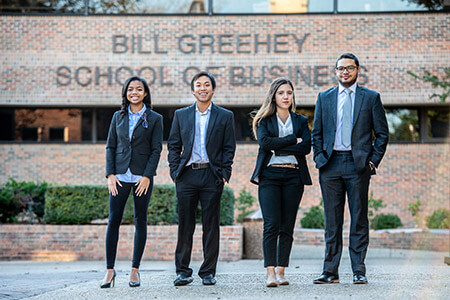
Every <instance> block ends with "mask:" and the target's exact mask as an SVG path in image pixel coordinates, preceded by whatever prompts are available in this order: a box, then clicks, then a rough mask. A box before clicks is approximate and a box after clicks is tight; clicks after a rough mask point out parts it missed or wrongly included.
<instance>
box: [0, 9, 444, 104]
mask: <svg viewBox="0 0 450 300" xmlns="http://www.w3.org/2000/svg"><path fill="white" fill-rule="evenodd" d="M43 28H45V30H43ZM449 31H450V14H448V13H427V12H424V13H389V14H383V13H376V14H337V15H334V14H310V15H270V16H254V15H253V16H91V17H83V16H0V49H1V53H2V60H1V66H2V68H1V71H0V74H1V75H0V91H1V92H0V105H3V106H9V105H16V106H40V107H43V106H55V105H57V106H78V105H83V106H95V105H97V106H102V105H119V104H120V102H121V100H120V89H121V86H120V82H123V81H124V79H125V78H126V77H128V76H129V75H130V74H131V73H134V74H138V73H139V74H140V75H142V76H144V77H145V78H146V79H147V80H148V81H149V82H150V83H151V86H152V99H153V102H154V104H155V105H165V106H167V105H169V106H170V105H180V104H187V103H192V101H193V98H192V95H191V94H190V91H189V87H188V85H187V84H186V83H185V81H184V80H183V78H187V81H189V79H190V77H191V76H192V74H193V73H195V72H196V71H195V70H196V69H195V68H198V69H207V68H208V67H209V68H210V69H209V70H210V72H211V73H213V74H216V75H218V76H217V79H218V90H217V93H216V102H217V103H219V104H226V105H236V106H239V105H248V106H253V105H259V104H260V103H261V101H262V99H263V98H264V94H265V91H266V89H267V87H268V82H270V81H271V80H272V78H274V77H277V76H280V75H283V76H288V77H291V78H292V79H293V80H294V82H295V85H296V90H297V102H298V103H299V104H309V105H312V104H314V103H315V99H316V97H317V93H318V92H319V91H321V90H324V89H326V88H328V87H330V86H332V85H333V84H334V82H333V74H332V68H333V65H334V62H335V60H336V58H337V57H338V56H339V55H340V54H342V53H343V52H348V51H351V52H354V53H355V54H356V55H357V56H358V57H359V58H360V60H361V65H362V66H363V70H362V73H361V77H360V79H361V81H360V82H361V83H364V84H365V85H366V86H367V87H369V88H372V89H375V90H377V91H379V92H380V93H381V95H382V99H383V101H384V103H388V104H392V103H408V104H411V103H427V102H429V101H428V96H429V95H431V94H432V93H433V92H434V89H433V88H432V86H431V84H423V83H422V82H420V81H419V80H415V79H413V78H412V77H411V76H410V75H408V74H407V73H406V72H407V71H408V70H410V71H413V72H416V73H419V74H423V70H424V69H426V70H429V71H431V72H432V73H437V72H440V73H442V71H443V68H444V67H445V66H446V65H447V64H448V61H450V52H449V51H448V49H449V48H450V35H449V34H448V32H449ZM185 35H192V36H185ZM183 36H185V37H184V38H183ZM125 40H126V42H125ZM267 41H269V42H267ZM256 48H257V49H256ZM190 67H195V68H190ZM58 70H59V71H58Z"/></svg>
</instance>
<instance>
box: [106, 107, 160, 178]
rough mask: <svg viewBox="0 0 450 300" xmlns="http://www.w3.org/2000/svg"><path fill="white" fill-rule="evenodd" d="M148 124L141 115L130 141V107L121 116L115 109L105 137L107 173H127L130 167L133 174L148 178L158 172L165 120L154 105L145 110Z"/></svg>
mask: <svg viewBox="0 0 450 300" xmlns="http://www.w3.org/2000/svg"><path fill="white" fill-rule="evenodd" d="M145 112H146V114H147V123H148V127H147V128H145V127H144V126H143V125H142V121H143V120H142V118H141V119H139V121H138V122H137V124H136V126H135V127H134V130H133V135H132V138H131V141H130V138H129V132H128V124H129V118H128V111H127V113H126V114H125V115H123V116H121V115H120V111H116V112H115V113H114V115H113V118H112V120H111V125H110V127H109V133H108V139H107V141H106V176H108V175H109V174H124V173H126V172H127V170H128V168H130V170H131V173H133V174H134V175H141V176H145V177H148V178H151V177H152V176H155V175H156V168H157V167H158V162H159V158H160V156H161V150H162V137H163V121H162V116H161V115H160V114H158V113H156V112H154V111H153V110H152V109H151V108H147V110H146V111H145Z"/></svg>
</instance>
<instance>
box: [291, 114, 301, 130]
mask: <svg viewBox="0 0 450 300" xmlns="http://www.w3.org/2000/svg"><path fill="white" fill-rule="evenodd" d="M290 115H291V122H292V129H293V130H294V134H295V135H297V132H298V130H299V128H298V125H299V124H298V122H297V115H296V114H294V113H293V112H291V113H290Z"/></svg>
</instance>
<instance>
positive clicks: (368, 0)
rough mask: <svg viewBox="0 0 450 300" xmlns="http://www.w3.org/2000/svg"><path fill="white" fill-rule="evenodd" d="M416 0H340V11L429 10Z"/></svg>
mask: <svg viewBox="0 0 450 300" xmlns="http://www.w3.org/2000/svg"><path fill="white" fill-rule="evenodd" d="M415 2H417V1H414V0H358V1H355V0H338V7H337V9H338V11H339V12H347V11H348V12H374V11H422V10H425V11H426V10H428V9H427V8H426V7H425V6H423V5H421V4H416V3H415Z"/></svg>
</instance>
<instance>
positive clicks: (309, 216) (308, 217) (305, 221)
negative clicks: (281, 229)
mask: <svg viewBox="0 0 450 300" xmlns="http://www.w3.org/2000/svg"><path fill="white" fill-rule="evenodd" d="M300 224H302V228H325V215H324V213H323V208H322V206H321V205H316V206H312V207H311V208H310V209H309V211H308V212H306V213H305V216H304V217H303V218H301V219H300Z"/></svg>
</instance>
